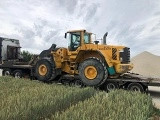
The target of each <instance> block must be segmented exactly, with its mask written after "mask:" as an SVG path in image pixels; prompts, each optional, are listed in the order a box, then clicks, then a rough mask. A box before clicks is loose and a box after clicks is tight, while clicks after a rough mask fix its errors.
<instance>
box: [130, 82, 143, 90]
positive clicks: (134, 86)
mask: <svg viewBox="0 0 160 120" xmlns="http://www.w3.org/2000/svg"><path fill="white" fill-rule="evenodd" d="M127 89H128V90H131V91H139V92H144V87H143V85H141V84H140V83H130V84H129V85H128V87H127Z"/></svg>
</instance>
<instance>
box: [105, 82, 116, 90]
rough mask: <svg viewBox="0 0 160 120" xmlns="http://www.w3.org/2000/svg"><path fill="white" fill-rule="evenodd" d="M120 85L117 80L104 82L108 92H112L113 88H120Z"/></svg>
mask: <svg viewBox="0 0 160 120" xmlns="http://www.w3.org/2000/svg"><path fill="white" fill-rule="evenodd" d="M118 88H119V85H118V84H117V83H116V82H109V81H107V82H106V83H104V89H105V90H106V91H107V92H110V91H111V90H115V89H118Z"/></svg>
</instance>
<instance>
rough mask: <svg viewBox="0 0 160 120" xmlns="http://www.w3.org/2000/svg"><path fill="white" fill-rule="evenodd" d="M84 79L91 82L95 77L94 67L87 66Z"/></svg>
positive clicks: (95, 70)
mask: <svg viewBox="0 0 160 120" xmlns="http://www.w3.org/2000/svg"><path fill="white" fill-rule="evenodd" d="M84 74H85V76H86V78H88V79H89V80H93V79H94V78H96V76H97V69H96V68H95V67H94V66H87V67H86V68H85V70H84Z"/></svg>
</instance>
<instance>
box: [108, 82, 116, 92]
mask: <svg viewBox="0 0 160 120" xmlns="http://www.w3.org/2000/svg"><path fill="white" fill-rule="evenodd" d="M107 89H108V90H109V91H111V90H114V89H116V87H115V85H114V84H113V83H109V84H108V85H107Z"/></svg>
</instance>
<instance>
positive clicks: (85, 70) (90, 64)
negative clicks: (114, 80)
mask: <svg viewBox="0 0 160 120" xmlns="http://www.w3.org/2000/svg"><path fill="white" fill-rule="evenodd" d="M78 71H79V76H80V78H81V81H82V82H83V83H84V84H85V85H87V86H100V85H101V84H103V83H104V82H105V80H106V79H107V77H108V71H107V69H106V66H105V65H104V63H102V61H101V60H99V59H98V58H88V59H86V60H84V61H83V62H82V63H81V64H80V66H79V68H78Z"/></svg>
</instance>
